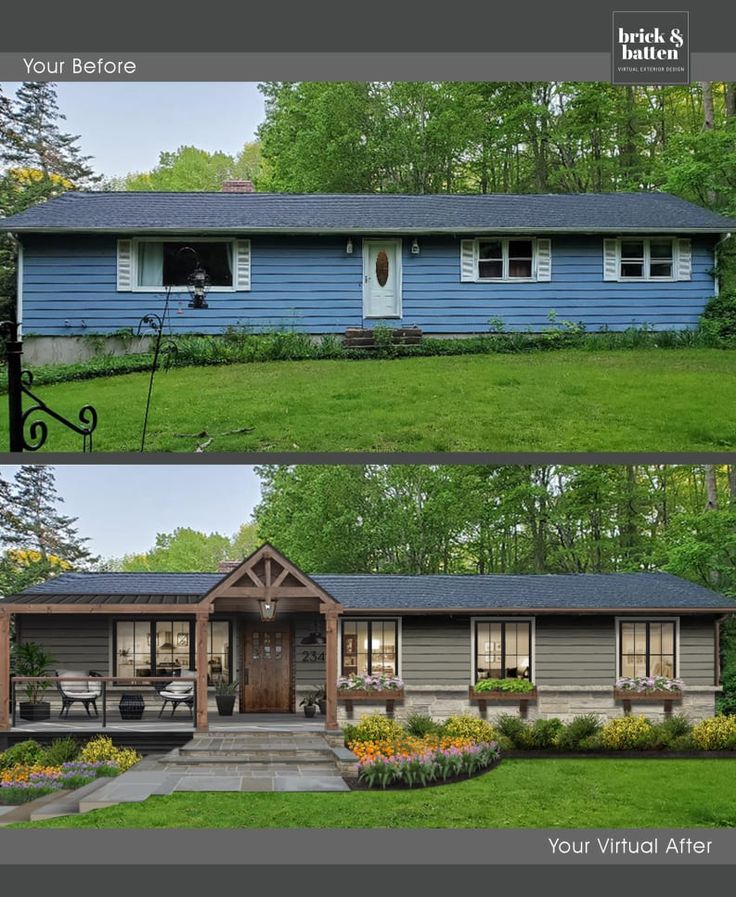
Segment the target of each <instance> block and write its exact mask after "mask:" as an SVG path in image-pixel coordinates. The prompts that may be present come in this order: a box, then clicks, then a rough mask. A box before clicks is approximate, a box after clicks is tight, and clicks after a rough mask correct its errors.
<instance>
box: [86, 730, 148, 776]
mask: <svg viewBox="0 0 736 897" xmlns="http://www.w3.org/2000/svg"><path fill="white" fill-rule="evenodd" d="M140 759H141V755H140V754H139V753H138V752H137V751H134V750H132V748H117V747H115V745H114V744H113V743H112V738H108V737H107V736H105V735H99V736H98V737H97V738H93V739H92V740H91V741H88V742H87V744H85V746H84V747H83V748H82V750H81V751H80V752H79V760H80V761H81V762H83V763H114V764H115V765H116V766H117V767H118V769H119V770H120V771H121V772H125V770H126V769H130V767H131V766H135V764H136V763H138V761H139V760H140Z"/></svg>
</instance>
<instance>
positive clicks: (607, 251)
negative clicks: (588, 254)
mask: <svg viewBox="0 0 736 897" xmlns="http://www.w3.org/2000/svg"><path fill="white" fill-rule="evenodd" d="M603 279H604V280H618V240H604V241H603Z"/></svg>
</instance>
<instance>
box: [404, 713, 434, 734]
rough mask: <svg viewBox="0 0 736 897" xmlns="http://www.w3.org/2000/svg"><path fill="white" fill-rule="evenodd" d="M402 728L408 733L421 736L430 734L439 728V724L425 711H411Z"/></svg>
mask: <svg viewBox="0 0 736 897" xmlns="http://www.w3.org/2000/svg"><path fill="white" fill-rule="evenodd" d="M404 728H405V729H406V731H407V732H408V733H409V734H410V735H414V736H416V737H417V738H423V737H424V736H425V735H432V734H433V733H434V732H436V731H437V730H438V729H439V726H438V725H437V723H435V721H434V720H433V719H432V717H431V716H428V715H427V714H426V713H412V714H411V716H409V717H408V718H407V720H406V723H405V725H404Z"/></svg>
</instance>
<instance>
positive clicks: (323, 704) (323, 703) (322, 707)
mask: <svg viewBox="0 0 736 897" xmlns="http://www.w3.org/2000/svg"><path fill="white" fill-rule="evenodd" d="M317 706H318V707H319V712H320V713H321V714H322V716H324V715H325V714H326V713H327V701H325V700H321V701H317Z"/></svg>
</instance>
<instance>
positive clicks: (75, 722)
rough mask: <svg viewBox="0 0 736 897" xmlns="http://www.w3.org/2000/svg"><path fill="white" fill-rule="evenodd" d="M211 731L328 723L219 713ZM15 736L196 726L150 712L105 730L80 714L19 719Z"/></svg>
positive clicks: (308, 728) (115, 720) (186, 730)
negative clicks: (41, 718)
mask: <svg viewBox="0 0 736 897" xmlns="http://www.w3.org/2000/svg"><path fill="white" fill-rule="evenodd" d="M208 728H209V731H210V732H252V731H263V732H267V731H274V732H322V733H323V732H324V731H325V723H324V717H323V716H319V715H318V716H315V717H313V718H312V719H307V718H306V717H305V716H304V715H303V714H299V713H236V714H234V715H233V716H231V717H223V716H220V715H219V714H218V713H216V712H215V713H209V714H208ZM10 732H11V734H16V733H22V734H24V735H27V736H28V737H30V736H31V735H33V734H43V735H49V734H52V735H54V736H56V737H63V736H65V735H100V734H101V735H113V734H114V733H123V732H124V733H131V734H136V735H139V734H144V733H150V734H156V733H161V732H179V733H181V734H183V735H184V734H188V735H192V734H193V732H194V722H193V721H192V719H191V718H190V717H189V716H188V715H187V714H186V713H184V712H183V711H181V710H180V711H179V712H178V713H177V714H175V715H174V716H173V717H171V716H169V714H168V713H165V714H164V715H163V716H162V717H161V718H160V719H159V716H158V713H157V712H155V711H153V710H151V711H146V712H145V713H144V715H143V719H140V720H123V719H121V718H120V717H119V715H117V714H113V713H108V717H107V725H106V726H105V728H103V727H102V719H101V718H95V717H93V718H92V719H90V718H88V717H86V716H83V715H79V714H77V715H76V716H75V715H73V714H72V715H70V716H69V718H68V719H67V718H64V719H59V718H58V715H57V716H55V717H54V716H52V717H51V719H48V720H42V721H38V722H30V721H28V720H23V719H20V718H18V719H17V720H16V725H15V726H13V728H12V729H11V730H10Z"/></svg>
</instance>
